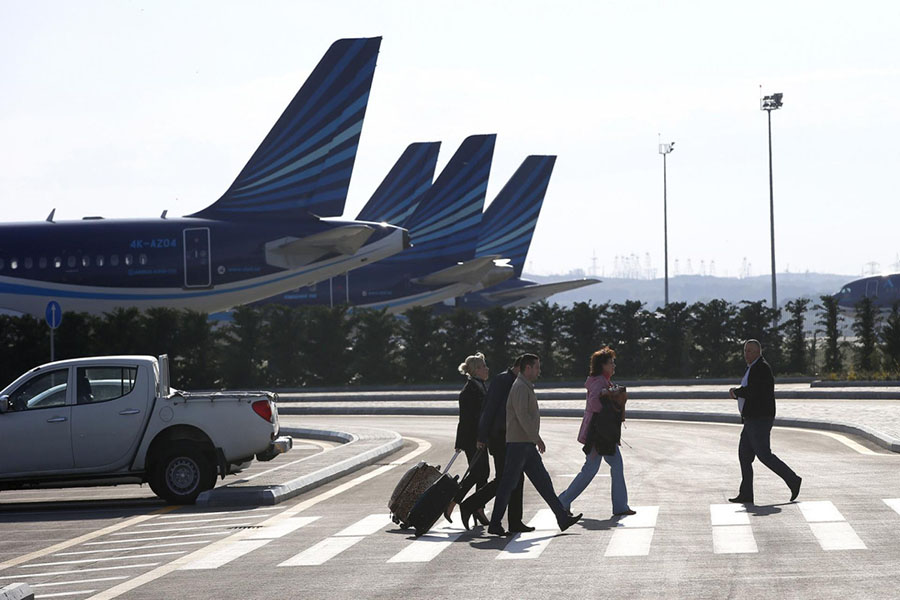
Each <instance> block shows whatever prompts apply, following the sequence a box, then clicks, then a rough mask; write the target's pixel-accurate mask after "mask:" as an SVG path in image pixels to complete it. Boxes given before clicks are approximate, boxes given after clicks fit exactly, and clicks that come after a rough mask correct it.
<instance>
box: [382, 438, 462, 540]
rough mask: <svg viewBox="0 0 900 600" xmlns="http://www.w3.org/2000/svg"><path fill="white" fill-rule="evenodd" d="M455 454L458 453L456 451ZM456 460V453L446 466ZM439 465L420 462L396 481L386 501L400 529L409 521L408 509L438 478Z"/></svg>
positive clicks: (410, 508)
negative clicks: (388, 499) (389, 497)
mask: <svg viewBox="0 0 900 600" xmlns="http://www.w3.org/2000/svg"><path fill="white" fill-rule="evenodd" d="M457 454H459V453H458V452H457ZM454 460H456V454H454V455H453V458H452V459H451V460H450V463H449V464H448V465H447V468H448V469H449V468H450V465H452V464H453V461H454ZM440 469H441V468H440V466H437V467H435V466H432V465H429V464H428V463H425V462H420V463H419V464H417V465H416V466H414V467H412V468H411V469H409V470H408V471H407V472H406V473H404V474H403V477H401V478H400V481H399V482H397V485H396V487H394V492H393V493H392V494H391V499H390V501H388V508H389V509H390V511H391V520H392V521H393V522H394V523H396V524H397V525H399V526H400V527H401V528H402V529H407V528H409V526H410V523H409V511H410V510H412V507H413V506H414V505H415V504H416V502H417V501H418V500H419V498H420V497H421V496H422V494H423V493H425V490H427V489H428V488H430V487H431V485H432V484H433V483H434V482H435V481H437V480H438V479H440V477H441V470H440Z"/></svg>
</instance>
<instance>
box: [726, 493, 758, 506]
mask: <svg viewBox="0 0 900 600" xmlns="http://www.w3.org/2000/svg"><path fill="white" fill-rule="evenodd" d="M728 501H729V502H734V503H735V504H753V498H744V497H743V496H741V495H737V496H735V497H734V498H729V499H728Z"/></svg>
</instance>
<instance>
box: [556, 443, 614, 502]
mask: <svg viewBox="0 0 900 600" xmlns="http://www.w3.org/2000/svg"><path fill="white" fill-rule="evenodd" d="M602 460H605V461H606V462H607V464H608V465H609V475H610V477H611V478H612V505H613V514H618V513H621V512H625V511H626V510H630V508H629V506H628V488H626V487H625V467H624V466H623V465H622V453H621V452H619V447H618V446H616V453H615V454H610V455H609V456H602V457H601V456H600V455H599V454H597V449H596V448H595V449H593V450H591V453H590V454H588V455H587V458H586V459H585V461H584V466H582V467H581V471H580V472H579V473H578V475H576V476H575V479H573V480H572V483H570V484H569V487H567V488H566V491H564V492H563V493H562V494H560V495H559V501H560V502H562V505H563V506H564V507H565V508H566V510H569V508H570V507H571V506H572V502H573V501H574V500H575V498H577V497H578V496H580V495H581V492H583V491H584V490H585V488H587V486H588V484H590V483H591V481H592V480H593V479H594V476H595V475H597V471H599V470H600V463H601V462H602Z"/></svg>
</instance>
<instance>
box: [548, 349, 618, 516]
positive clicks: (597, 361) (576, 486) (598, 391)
mask: <svg viewBox="0 0 900 600" xmlns="http://www.w3.org/2000/svg"><path fill="white" fill-rule="evenodd" d="M615 372H616V352H615V350H613V349H612V348H610V347H609V346H604V347H603V348H601V349H600V350H597V351H596V352H594V353H593V354H592V355H591V372H590V375H589V376H588V378H587V381H585V382H584V386H585V388H587V403H586V405H585V408H584V418H582V420H581V429H580V430H579V432H578V441H579V442H580V443H582V444H584V453H585V454H586V455H587V457H586V458H585V461H584V466H582V467H581V471H580V472H579V473H578V475H576V476H575V479H573V480H572V483H570V484H569V487H568V488H566V491H564V492H563V493H562V494H560V495H559V501H560V502H562V505H563V508H565V509H566V510H570V507H571V506H572V502H573V501H574V500H575V498H577V497H578V496H579V495H580V494H581V492H583V491H584V490H585V488H587V486H588V484H590V483H591V481H592V480H593V479H594V476H595V475H596V474H597V471H599V470H600V463H601V461H602V460H605V461H606V462H607V464H609V471H610V473H609V474H610V477H611V479H612V505H613V514H614V515H616V516H624V515H633V514H635V511H633V510H631V507H629V506H628V489H627V488H626V486H625V468H624V466H623V465H622V453H621V452H620V451H619V444H618V442H616V443H612V442H610V444H609V445H610V446H611V448H609V449H608V450H605V451H604V455H601V454H600V452H599V451H598V449H597V447H596V445H595V443H594V440H592V439H591V420H592V419H593V418H594V416H595V415H599V414H600V413H601V412H603V409H604V406H606V408H607V410H608V411H609V410H612V411H613V412H614V413H618V409H617V407H616V406H615V404H613V399H612V394H613V393H614V392H615V391H616V390H617V388H618V386H616V385H614V384H613V382H612V376H613V374H614V373H615ZM609 450H614V451H612V452H609ZM607 452H609V453H608V454H607Z"/></svg>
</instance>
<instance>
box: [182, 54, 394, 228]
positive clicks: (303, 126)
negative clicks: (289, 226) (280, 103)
mask: <svg viewBox="0 0 900 600" xmlns="http://www.w3.org/2000/svg"><path fill="white" fill-rule="evenodd" d="M380 45H381V38H380V37H376V38H367V39H345V40H338V41H336V42H335V43H333V44H332V45H331V47H330V48H329V49H328V52H326V53H325V56H323V57H322V60H320V61H319V64H318V65H317V66H316V68H315V69H314V70H313V72H312V74H311V75H310V76H309V78H308V79H307V80H306V82H305V83H304V84H303V86H302V87H301V88H300V91H298V92H297V95H296V96H294V99H293V100H291V102H290V104H288V107H287V109H285V111H284V113H283V114H282V115H281V117H280V118H279V119H278V122H276V123H275V126H274V127H273V128H272V130H271V131H270V132H269V134H268V135H267V136H266V138H265V139H264V140H263V142H262V144H261V145H260V146H259V148H257V149H256V152H254V153H253V156H252V157H250V161H249V162H248V163H247V164H246V166H245V167H244V168H243V170H242V171H241V172H240V174H239V175H238V177H237V179H235V180H234V183H232V184H231V187H230V188H228V191H226V192H225V194H224V195H222V197H221V198H219V199H218V200H217V201H216V202H215V203H214V204H212V205H211V206H208V207H207V208H205V209H203V210H201V211H200V212H198V213H195V214H193V215H190V216H192V217H202V218H208V219H226V220H227V219H238V218H239V219H247V218H253V217H265V218H269V219H277V218H294V219H296V218H298V217H302V216H306V215H307V214H308V213H312V214H315V215H318V216H340V215H341V214H342V213H343V212H344V202H345V200H346V199H347V188H348V187H349V185H350V174H351V173H352V171H353V162H354V160H355V159H356V149H357V147H358V146H359V135H360V131H361V129H362V124H363V117H365V114H366V106H367V104H368V101H369V91H370V90H371V87H372V77H373V75H374V73H375V59H376V58H377V56H378V48H379V46H380Z"/></svg>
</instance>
